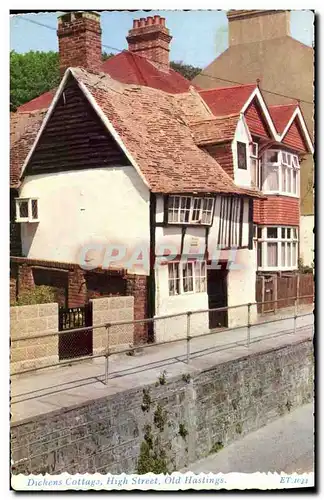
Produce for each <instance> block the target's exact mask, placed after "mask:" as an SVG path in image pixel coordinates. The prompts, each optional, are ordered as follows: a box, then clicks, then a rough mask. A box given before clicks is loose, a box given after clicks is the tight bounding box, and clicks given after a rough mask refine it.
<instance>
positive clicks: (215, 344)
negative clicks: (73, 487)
mask: <svg viewBox="0 0 324 500" xmlns="http://www.w3.org/2000/svg"><path fill="white" fill-rule="evenodd" d="M312 310H313V306H312V305H309V306H302V307H301V308H300V310H299V314H307V315H305V316H302V317H299V318H298V319H297V322H296V328H297V329H296V332H294V319H293V318H291V317H287V315H288V316H290V315H291V311H289V312H288V313H286V317H285V313H284V312H281V313H280V316H279V318H278V316H276V317H274V316H273V315H271V316H270V315H269V316H267V317H268V321H269V320H272V319H276V320H278V321H275V322H271V323H270V322H269V323H266V324H265V323H261V324H256V325H255V326H253V327H252V328H251V332H250V334H251V335H250V346H249V347H247V334H248V332H247V328H246V327H243V328H239V329H235V330H226V331H222V332H216V333H213V334H211V335H208V336H205V337H195V338H193V339H192V340H191V342H190V363H189V365H188V364H187V343H186V341H179V342H174V343H172V344H168V345H161V346H158V345H154V344H152V346H151V347H149V348H146V349H143V350H142V351H141V352H140V353H138V354H136V355H134V356H127V355H126V354H114V355H112V356H110V357H109V380H108V384H107V385H105V383H104V380H105V375H104V374H105V363H104V359H103V358H96V359H89V360H87V361H82V362H78V363H73V364H71V365H65V366H59V367H55V368H51V369H47V370H41V371H38V372H35V373H31V374H24V375H18V376H13V377H12V379H11V415H12V421H13V422H14V421H20V420H23V419H26V418H29V417H31V416H35V415H39V414H43V413H48V412H51V411H54V410H58V409H60V408H62V409H63V408H67V407H73V406H75V405H78V404H81V403H82V402H86V401H89V400H92V399H96V398H99V397H104V396H107V395H110V394H114V393H116V392H120V391H124V390H126V389H128V388H130V387H136V386H141V385H145V384H147V383H150V382H153V381H154V380H156V377H157V376H159V375H160V374H161V372H162V371H164V370H165V371H166V372H167V374H168V376H176V375H181V374H183V373H194V372H195V371H201V370H204V369H207V368H208V367H211V366H214V365H215V364H218V363H223V362H226V361H228V360H230V359H235V358H238V357H242V356H246V355H249V354H251V353H254V352H260V350H267V349H271V348H274V347H277V346H282V345H286V344H287V343H288V344H289V343H292V342H295V341H298V340H303V339H305V338H309V337H311V336H312V334H313V321H314V317H313V314H312Z"/></svg>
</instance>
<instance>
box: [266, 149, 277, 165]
mask: <svg viewBox="0 0 324 500" xmlns="http://www.w3.org/2000/svg"><path fill="white" fill-rule="evenodd" d="M267 156H268V161H269V162H271V163H278V151H269V152H268V155H267Z"/></svg>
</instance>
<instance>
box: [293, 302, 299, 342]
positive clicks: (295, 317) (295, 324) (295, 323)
mask: <svg viewBox="0 0 324 500" xmlns="http://www.w3.org/2000/svg"><path fill="white" fill-rule="evenodd" d="M297 314H298V299H295V316H294V334H296V329H297Z"/></svg>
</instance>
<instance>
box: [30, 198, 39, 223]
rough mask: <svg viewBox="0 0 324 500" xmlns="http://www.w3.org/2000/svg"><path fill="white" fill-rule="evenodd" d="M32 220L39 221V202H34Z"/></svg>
mask: <svg viewBox="0 0 324 500" xmlns="http://www.w3.org/2000/svg"><path fill="white" fill-rule="evenodd" d="M31 203H32V218H33V219H38V206H37V200H32V201H31Z"/></svg>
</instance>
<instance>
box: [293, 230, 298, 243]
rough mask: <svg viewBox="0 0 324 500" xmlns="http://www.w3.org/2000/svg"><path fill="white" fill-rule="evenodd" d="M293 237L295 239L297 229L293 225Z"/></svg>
mask: <svg viewBox="0 0 324 500" xmlns="http://www.w3.org/2000/svg"><path fill="white" fill-rule="evenodd" d="M293 238H294V239H295V240H297V229H296V228H295V227H294V228H293Z"/></svg>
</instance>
